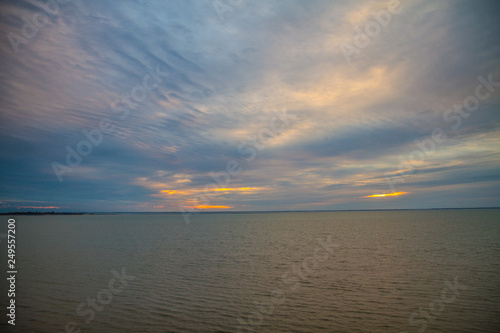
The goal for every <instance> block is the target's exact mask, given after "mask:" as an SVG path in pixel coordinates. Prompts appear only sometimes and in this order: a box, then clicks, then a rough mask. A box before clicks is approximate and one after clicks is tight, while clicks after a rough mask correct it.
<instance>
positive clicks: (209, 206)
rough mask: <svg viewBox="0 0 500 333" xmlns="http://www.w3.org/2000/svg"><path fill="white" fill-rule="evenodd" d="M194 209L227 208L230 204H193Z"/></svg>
mask: <svg viewBox="0 0 500 333" xmlns="http://www.w3.org/2000/svg"><path fill="white" fill-rule="evenodd" d="M193 208H195V209H229V208H233V207H231V206H211V205H198V206H194V207H193Z"/></svg>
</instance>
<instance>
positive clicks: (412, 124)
mask: <svg viewBox="0 0 500 333" xmlns="http://www.w3.org/2000/svg"><path fill="white" fill-rule="evenodd" d="M60 2H61V3H58V2H56V1H42V2H38V1H28V0H26V1H3V2H2V3H1V4H0V35H1V36H4V37H3V38H2V39H1V41H0V57H1V59H2V62H1V65H0V66H1V68H2V70H1V72H0V90H1V91H2V94H0V103H1V104H0V105H1V106H2V108H1V111H0V129H1V131H0V165H1V167H0V168H1V173H0V177H1V181H0V210H1V211H16V210H26V208H25V207H38V208H40V207H50V208H51V210H52V208H53V207H60V208H59V210H61V211H102V212H104V211H179V210H180V209H187V210H189V209H191V210H198V209H215V210H223V209H224V210H235V211H237V210H250V211H255V210H303V209H304V210H308V209H378V208H380V209H382V208H434V207H491V206H499V203H500V191H499V190H498V189H499V188H500V186H499V185H500V173H499V167H500V151H499V147H500V135H499V133H500V131H499V127H500V121H499V120H500V115H499V111H500V110H499V107H500V103H499V96H500V93H499V92H500V84H499V83H497V82H500V63H499V59H500V45H499V44H498V42H497V39H498V35H499V33H500V25H499V24H498V20H497V18H498V15H499V14H500V6H499V5H498V4H497V2H496V1H482V2H472V1H454V2H437V3H435V2H433V3H430V2H429V3H427V2H424V3H422V2H419V1H401V3H399V2H397V1H396V2H394V1H360V2H352V1H335V2H333V1H320V0H316V1H307V2H306V1H299V0H297V1H271V2H269V1H267V2H266V1H240V2H238V1H232V2H228V1H225V0H221V1H213V2H212V1H160V0H158V1H139V0H137V1H132V0H130V1H120V2H116V1H102V0H99V1H98V0H89V1H67V2H65V1H60ZM391 8H393V9H394V11H393V13H391V11H390V9H391ZM384 15H385V16H384ZM377 18H378V20H377ZM376 27H378V28H379V30H376ZM370 29H371V30H370ZM374 29H375V30H374ZM377 31H378V32H377ZM363 38H364V39H363ZM360 41H364V43H360ZM366 41H368V42H366ZM365 44H366V45H365ZM342 45H343V46H344V47H342ZM345 45H349V47H352V49H351V50H355V52H351V53H350V54H346V51H345ZM488 81H489V82H490V83H489V84H488V83H487V82H488ZM478 86H479V88H478ZM478 94H479V95H478ZM474 98H475V99H474ZM475 100H477V101H478V104H477V105H474V104H473V102H474V101H475ZM464 103H465V107H468V108H469V109H471V110H472V111H468V110H467V109H466V108H463V109H461V107H462V104H464ZM471 103H472V104H471ZM455 105H456V106H455ZM454 108H455V110H454ZM449 110H450V111H449ZM106 130H107V131H108V133H106ZM433 133H434V135H433ZM101 134H102V136H101ZM92 140H93V141H92ZM82 142H83V143H82ZM88 142H90V146H89V143H88ZM68 154H69V157H68ZM76 154H77V155H76ZM54 162H55V163H54ZM58 174H59V175H58ZM392 192H407V194H405V195H401V196H373V195H376V194H389V193H392Z"/></svg>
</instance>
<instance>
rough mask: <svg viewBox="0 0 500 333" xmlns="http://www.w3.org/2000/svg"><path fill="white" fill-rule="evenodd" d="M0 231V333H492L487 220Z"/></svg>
mask: <svg viewBox="0 0 500 333" xmlns="http://www.w3.org/2000/svg"><path fill="white" fill-rule="evenodd" d="M8 218H13V219H15V221H16V222H15V225H16V229H15V230H16V234H15V237H16V238H15V239H16V248H15V260H16V272H17V273H16V276H15V279H16V280H15V306H16V309H15V326H14V325H11V324H8V320H9V317H8V316H7V314H8V311H10V310H9V309H7V308H6V307H7V306H8V304H9V303H8V302H9V300H10V298H8V297H7V294H8V289H9V287H10V284H9V283H10V280H6V278H8V277H9V274H7V273H6V272H7V271H8V267H6V264H7V259H8V258H7V238H5V234H6V232H7V231H6V230H7V228H6V226H7V220H8ZM2 219H3V220H4V221H2V223H1V229H0V232H1V233H2V235H4V237H2V238H0V241H1V243H0V248H1V254H0V255H1V257H2V259H1V264H2V266H1V270H2V276H3V277H4V278H3V279H2V280H3V282H2V283H1V290H0V291H1V295H0V299H1V300H2V311H1V314H2V318H1V323H0V331H2V332H51V333H52V332H207V333H208V332H220V333H222V332H345V333H348V332H349V333H352V332H371V333H373V332H384V333H387V332H395V333H404V332H406V333H410V332H420V333H422V332H446V333H448V332H500V209H456V210H453V209H450V210H393V211H335V212H264V213H257V212H255V213H253V212H252V213H206V214H196V215H191V216H190V217H189V220H186V219H184V218H183V216H182V215H181V214H173V213H172V214H93V215H41V216H24V215H16V216H2Z"/></svg>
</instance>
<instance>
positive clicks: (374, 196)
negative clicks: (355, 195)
mask: <svg viewBox="0 0 500 333" xmlns="http://www.w3.org/2000/svg"><path fill="white" fill-rule="evenodd" d="M408 193H409V192H393V193H382V194H372V195H367V196H365V197H360V198H383V197H394V196H399V195H405V194H408Z"/></svg>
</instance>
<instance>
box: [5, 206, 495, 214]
mask: <svg viewBox="0 0 500 333" xmlns="http://www.w3.org/2000/svg"><path fill="white" fill-rule="evenodd" d="M459 209H460V210H465V209H500V207H467V208H396V209H339V210H276V211H199V212H196V213H193V214H267V213H327V212H377V211H379V212H383V211H406V210H407V211H411V210H459ZM124 214H183V213H181V212H92V213H83V212H10V213H0V215H124Z"/></svg>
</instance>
